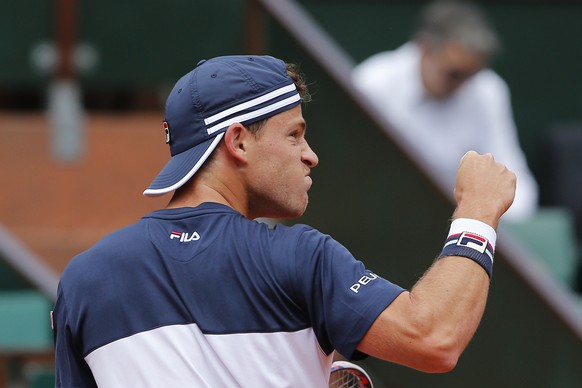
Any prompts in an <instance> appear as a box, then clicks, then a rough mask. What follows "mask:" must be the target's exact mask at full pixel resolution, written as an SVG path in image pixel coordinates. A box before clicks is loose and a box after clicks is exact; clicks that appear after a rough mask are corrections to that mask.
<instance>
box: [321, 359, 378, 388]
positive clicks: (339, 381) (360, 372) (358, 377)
mask: <svg viewBox="0 0 582 388" xmlns="http://www.w3.org/2000/svg"><path fill="white" fill-rule="evenodd" d="M329 388H374V385H373V384H372V380H371V379H370V376H368V373H366V371H365V370H364V369H363V368H362V367H360V366H358V365H356V364H354V363H351V362H348V361H335V362H334V363H333V364H331V373H330V375H329Z"/></svg>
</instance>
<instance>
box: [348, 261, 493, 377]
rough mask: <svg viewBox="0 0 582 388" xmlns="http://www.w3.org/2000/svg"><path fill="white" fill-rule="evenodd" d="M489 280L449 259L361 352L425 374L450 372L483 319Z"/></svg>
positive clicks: (399, 303)
mask: <svg viewBox="0 0 582 388" xmlns="http://www.w3.org/2000/svg"><path fill="white" fill-rule="evenodd" d="M488 290H489V277H488V276H487V274H486V272H485V271H484V270H483V268H481V267H480V266H479V265H478V264H476V263H475V262H473V261H472V260H469V259H467V258H464V257H454V256H451V257H446V258H443V259H441V260H439V261H437V262H436V263H434V264H433V265H432V266H431V268H430V269H429V270H428V271H427V272H426V273H425V275H424V276H423V277H422V279H421V280H419V281H418V283H417V284H416V285H415V286H414V287H413V289H412V291H411V292H404V293H402V294H401V295H400V296H399V297H398V298H396V300H394V302H392V304H391V305H390V306H389V307H388V308H387V309H386V310H384V312H383V313H382V314H381V315H380V317H379V318H378V319H377V320H376V322H374V324H373V325H372V327H371V328H370V330H369V331H368V333H367V334H366V336H365V337H364V339H363V340H362V342H361V343H360V345H359V347H358V349H359V350H360V351H362V352H365V353H367V354H370V355H372V356H375V357H378V358H381V359H384V360H387V361H392V362H395V363H399V364H402V365H406V366H409V367H411V368H415V369H418V370H421V371H425V372H447V371H449V370H451V369H452V368H454V367H455V365H456V363H457V360H458V358H459V356H460V355H461V353H462V352H463V350H464V349H465V348H466V346H467V344H468V343H469V341H470V339H471V337H472V336H473V334H474V333H475V330H476V329H477V326H478V324H479V320H480V319H481V317H482V315H483V310H484V308H485V301H486V298H487V293H488Z"/></svg>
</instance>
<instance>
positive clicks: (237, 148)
mask: <svg viewBox="0 0 582 388" xmlns="http://www.w3.org/2000/svg"><path fill="white" fill-rule="evenodd" d="M249 135H250V133H249V131H248V130H247V129H246V128H245V127H244V126H243V125H242V124H240V123H233V124H231V125H230V127H228V129H227V130H226V133H225V134H224V144H225V146H226V150H227V151H228V154H229V155H230V156H232V157H234V158H235V159H238V160H240V161H246V159H247V156H246V152H247V144H246V142H247V141H248V136H249Z"/></svg>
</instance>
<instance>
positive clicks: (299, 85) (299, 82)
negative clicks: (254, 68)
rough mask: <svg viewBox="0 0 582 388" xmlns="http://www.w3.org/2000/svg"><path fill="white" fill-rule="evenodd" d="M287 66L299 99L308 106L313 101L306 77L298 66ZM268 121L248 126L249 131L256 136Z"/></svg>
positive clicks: (293, 64) (291, 64) (289, 64)
mask: <svg viewBox="0 0 582 388" xmlns="http://www.w3.org/2000/svg"><path fill="white" fill-rule="evenodd" d="M286 65H287V75H288V76H289V78H291V79H292V80H293V83H294V84H295V88H296V89H297V93H299V97H301V103H302V104H307V103H308V102H310V101H311V94H309V90H308V87H307V82H306V81H305V75H304V74H303V73H301V71H300V70H299V66H298V65H297V64H295V63H287V64H286ZM267 120H268V118H266V119H263V120H260V121H257V122H256V123H252V124H249V125H248V126H247V129H248V130H249V132H251V133H252V134H254V135H256V134H257V133H258V132H259V131H260V130H261V128H262V127H263V125H264V124H265V122H266V121H267Z"/></svg>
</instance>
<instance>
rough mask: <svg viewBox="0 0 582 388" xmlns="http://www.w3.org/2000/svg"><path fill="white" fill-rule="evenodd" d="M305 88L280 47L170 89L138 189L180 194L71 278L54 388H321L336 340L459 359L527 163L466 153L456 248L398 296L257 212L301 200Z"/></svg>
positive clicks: (306, 181)
mask: <svg viewBox="0 0 582 388" xmlns="http://www.w3.org/2000/svg"><path fill="white" fill-rule="evenodd" d="M308 99H309V94H308V91H307V88H306V86H305V83H304V81H303V78H302V77H301V75H300V74H299V73H298V72H297V71H296V68H295V67H294V66H292V65H287V64H285V63H284V62H283V61H281V60H279V59H276V58H273V57H270V56H224V57H217V58H213V59H209V60H207V61H201V62H200V63H199V64H198V65H197V67H196V68H194V69H193V70H192V71H191V72H189V73H188V74H186V75H185V76H184V77H182V78H181V79H180V80H179V81H178V82H177V83H176V85H175V87H174V89H173V90H172V91H171V93H170V95H169V97H168V99H167V103H166V109H165V119H164V123H163V127H164V129H165V132H166V142H167V143H168V144H169V147H170V151H171V155H172V156H171V159H170V160H169V161H168V163H167V164H166V166H165V167H164V168H163V169H162V170H161V172H160V173H159V175H158V176H157V177H156V178H155V179H154V180H153V182H152V183H151V184H150V186H149V187H148V188H147V189H146V190H145V191H144V194H145V195H146V196H157V195H163V194H166V193H170V192H173V195H172V197H171V199H170V201H169V203H168V205H167V207H166V208H164V209H161V210H158V211H154V212H152V213H151V214H148V215H146V216H144V217H143V218H142V219H141V220H139V221H138V222H136V223H135V224H133V225H130V226H127V227H125V228H123V229H121V230H119V231H116V232H114V233H112V234H111V235H109V236H107V237H105V238H104V239H102V240H101V241H99V242H98V243H97V244H96V245H95V246H94V247H92V248H90V249H89V250H87V251H86V252H83V253H81V254H79V255H78V256H77V257H75V258H74V259H73V260H72V261H71V262H70V264H69V265H68V267H67V268H66V270H65V271H64V273H63V274H62V277H61V280H60V283H59V288H58V300H57V302H56V306H55V309H54V313H53V322H54V333H55V345H56V378H57V381H56V386H57V387H95V386H100V387H108V388H112V387H113V388H114V387H283V386H285V387H290V386H292V387H326V386H327V384H328V380H329V374H330V366H331V364H332V359H333V352H334V350H337V351H338V352H339V353H340V354H342V355H343V356H344V357H346V358H347V359H360V358H362V357H365V356H374V357H378V358H381V359H383V360H387V361H391V362H395V363H399V364H403V365H406V366H409V367H411V368H416V369H419V370H422V371H427V372H445V371H449V370H451V369H452V368H454V366H455V365H456V363H457V360H458V358H459V356H460V355H461V353H462V352H463V350H464V349H465V347H466V346H467V344H468V342H469V340H470V339H471V337H472V336H473V334H474V332H475V330H476V328H477V325H478V323H479V321H480V319H481V316H482V314H483V311H484V308H485V302H486V298H487V294H488V288H489V279H490V276H491V272H492V269H493V254H494V249H495V240H496V232H495V230H496V227H497V223H498V220H499V217H501V215H502V214H503V213H504V212H505V211H506V210H507V209H508V208H509V206H510V205H511V203H512V201H513V197H514V193H515V175H514V174H513V173H512V172H510V171H508V170H507V169H506V168H505V166H503V165H501V164H499V163H497V162H496V161H495V160H494V158H493V157H492V156H491V155H479V154H477V153H475V152H469V153H467V154H466V155H465V156H464V157H463V158H462V160H461V161H460V164H459V170H458V177H457V182H456V189H455V196H456V200H457V207H456V210H455V212H454V214H453V216H452V219H453V221H452V223H451V228H450V233H449V235H448V236H443V240H446V241H445V245H444V248H443V250H442V252H441V254H440V255H439V259H438V260H436V261H434V263H433V264H432V265H431V266H430V268H429V269H428V270H427V272H426V273H425V275H424V276H423V277H422V279H421V280H419V281H418V283H417V284H416V285H415V286H414V287H413V288H412V290H410V291H407V290H404V289H403V288H401V287H399V286H398V285H396V284H393V283H391V282H390V281H388V280H386V279H383V278H382V277H380V276H378V275H377V274H375V273H374V272H373V271H372V270H370V269H368V268H366V266H365V265H364V263H363V262H361V261H358V260H356V259H355V258H354V257H353V256H352V254H351V253H350V252H349V251H348V250H347V249H346V248H345V247H343V246H342V245H341V244H340V243H339V242H337V241H335V240H334V239H333V238H332V237H330V236H328V235H325V234H322V233H321V232H319V231H317V230H315V229H313V228H311V227H309V226H306V225H295V226H290V227H288V226H283V225H276V226H275V227H274V228H270V227H269V226H268V225H266V224H264V223H259V222H256V221H254V220H255V219H257V218H259V217H270V218H287V219H288V218H294V217H299V216H301V215H302V214H303V213H304V211H305V209H306V207H307V202H308V191H309V189H310V187H311V185H312V179H311V177H310V172H311V171H312V169H313V168H315V167H316V166H317V164H318V157H317V155H316V154H315V152H314V151H313V150H312V149H311V148H310V146H309V144H308V142H307V140H306V137H305V135H306V123H305V120H304V118H303V115H302V111H301V109H302V102H307V101H308ZM340 210H341V209H340ZM436 253H437V252H436V251H435V256H436ZM385 255H386V257H387V258H390V252H386V253H385ZM390 259H391V260H398V259H406V258H390ZM427 261H430V262H433V258H427Z"/></svg>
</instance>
